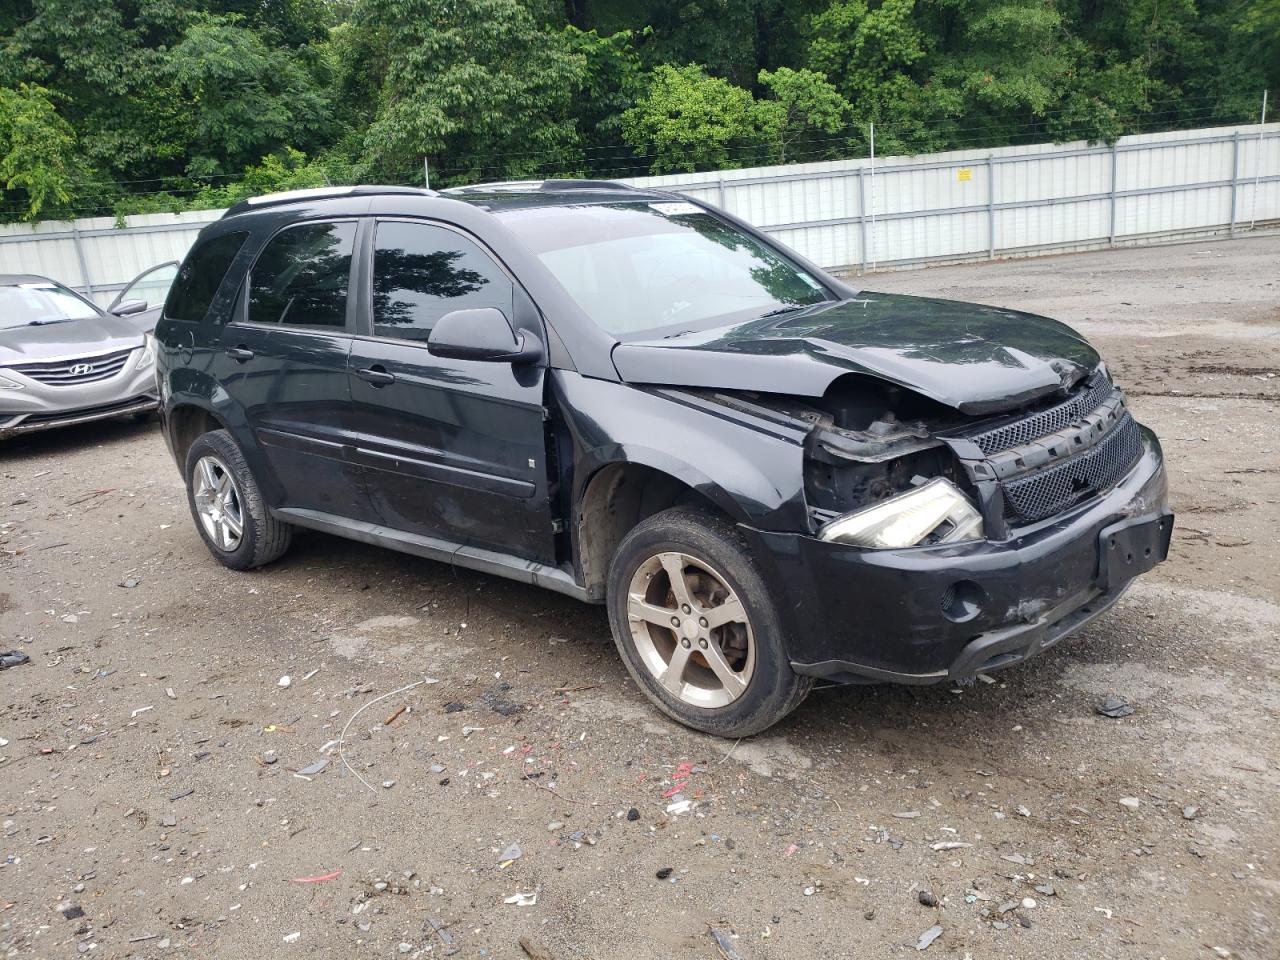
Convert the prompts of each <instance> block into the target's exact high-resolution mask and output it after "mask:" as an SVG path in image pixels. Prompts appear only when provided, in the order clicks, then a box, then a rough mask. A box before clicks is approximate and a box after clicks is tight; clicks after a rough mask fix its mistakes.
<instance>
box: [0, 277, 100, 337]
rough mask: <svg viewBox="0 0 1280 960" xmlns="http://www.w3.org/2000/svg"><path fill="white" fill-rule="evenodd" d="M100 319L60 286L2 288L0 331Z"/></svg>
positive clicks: (35, 285) (28, 284) (30, 284)
mask: <svg viewBox="0 0 1280 960" xmlns="http://www.w3.org/2000/svg"><path fill="white" fill-rule="evenodd" d="M98 316H99V314H98V311H97V310H95V309H94V308H93V307H92V306H91V305H90V304H88V303H85V301H83V300H81V299H80V298H79V297H77V296H76V295H75V294H74V293H72V292H71V291H70V290H68V289H67V288H66V287H61V286H58V284H56V283H20V284H17V285H16V286H12V287H0V330H12V329H13V328H14V327H27V326H31V325H33V324H34V325H36V326H39V325H41V324H45V323H61V322H62V321H64V320H91V319H94V318H96V317H98Z"/></svg>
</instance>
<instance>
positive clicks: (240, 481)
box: [186, 430, 293, 570]
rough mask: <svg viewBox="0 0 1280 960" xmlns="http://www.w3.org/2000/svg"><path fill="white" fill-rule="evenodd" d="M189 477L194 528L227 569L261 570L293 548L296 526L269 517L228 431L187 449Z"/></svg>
mask: <svg viewBox="0 0 1280 960" xmlns="http://www.w3.org/2000/svg"><path fill="white" fill-rule="evenodd" d="M186 475H187V501H188V503H189V504H190V505H191V515H192V516H193V517H194V518H195V521H196V530H198V531H199V533H200V537H201V538H202V539H203V540H204V542H205V544H206V546H208V548H209V552H210V553H212V554H213V555H214V556H215V557H217V558H218V561H219V562H220V563H222V564H223V565H224V566H228V567H230V568H231V569H233V570H248V569H250V568H252V567H260V566H262V565H263V564H264V563H270V562H271V561H272V560H275V559H276V558H278V557H279V556H280V555H281V554H282V553H284V552H285V551H286V550H287V549H289V542H290V540H291V539H292V537H293V527H291V526H289V524H287V523H283V522H282V521H280V520H277V519H276V518H275V517H273V516H272V515H271V511H270V510H268V509H267V506H266V503H265V502H264V501H263V498H262V491H261V490H260V489H259V488H258V482H257V480H255V479H254V477H253V474H252V473H251V472H250V471H249V466H248V464H246V463H245V460H244V454H242V453H241V452H240V448H239V447H238V446H236V442H235V441H234V440H233V439H231V434H229V433H228V432H227V431H226V430H211V431H209V432H208V433H206V434H203V435H201V436H199V437H197V438H196V441H195V443H193V444H192V445H191V449H190V450H188V451H187V469H186Z"/></svg>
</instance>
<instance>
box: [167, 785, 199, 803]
mask: <svg viewBox="0 0 1280 960" xmlns="http://www.w3.org/2000/svg"><path fill="white" fill-rule="evenodd" d="M195 792H196V788H195V787H187V788H186V789H184V790H179V791H178V792H177V793H171V794H169V802H170V803H172V802H173V801H175V800H181V799H182V798H183V797H189V796H191V795H192V794H193V793H195Z"/></svg>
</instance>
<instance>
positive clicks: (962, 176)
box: [956, 167, 973, 183]
mask: <svg viewBox="0 0 1280 960" xmlns="http://www.w3.org/2000/svg"><path fill="white" fill-rule="evenodd" d="M956 179H957V180H959V181H960V182H961V183H968V182H969V181H970V180H972V179H973V170H972V169H971V168H969V167H961V168H960V169H959V170H957V171H956Z"/></svg>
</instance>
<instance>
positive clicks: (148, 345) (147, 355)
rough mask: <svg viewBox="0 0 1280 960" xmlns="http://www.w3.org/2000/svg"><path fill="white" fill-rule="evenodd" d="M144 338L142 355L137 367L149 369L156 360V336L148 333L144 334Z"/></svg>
mask: <svg viewBox="0 0 1280 960" xmlns="http://www.w3.org/2000/svg"><path fill="white" fill-rule="evenodd" d="M143 340H144V341H145V342H144V343H143V345H142V356H141V357H139V358H138V367H137V369H139V370H145V369H147V367H149V366H151V365H152V364H153V363H155V361H156V347H155V343H156V338H155V337H153V336H151V334H149V333H148V334H144V335H143Z"/></svg>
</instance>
